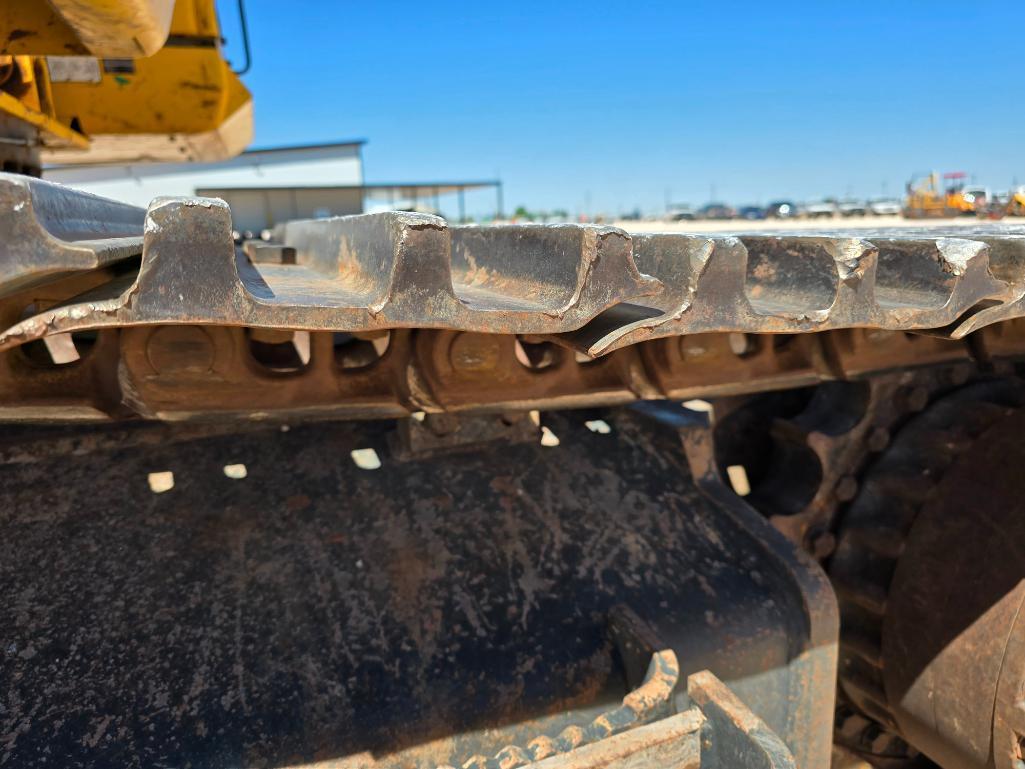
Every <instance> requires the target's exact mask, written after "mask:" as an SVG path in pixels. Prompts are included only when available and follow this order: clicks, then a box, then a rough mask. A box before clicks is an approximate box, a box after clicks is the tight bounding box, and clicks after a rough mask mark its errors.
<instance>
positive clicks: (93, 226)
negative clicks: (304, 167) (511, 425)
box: [0, 175, 1025, 357]
mask: <svg viewBox="0 0 1025 769" xmlns="http://www.w3.org/2000/svg"><path fill="white" fill-rule="evenodd" d="M29 199H31V201H32V205H31V206H28V205H26V201H27V200H29ZM0 215H2V216H3V217H6V222H5V226H6V227H7V229H8V232H10V233H12V237H9V238H8V239H7V243H6V245H5V248H6V252H5V253H4V254H3V265H4V266H3V271H2V273H0V295H3V294H10V293H11V292H12V291H15V290H17V289H19V288H22V287H24V286H26V285H32V284H36V283H42V282H46V281H47V280H50V279H52V277H53V276H55V275H62V274H65V273H67V272H73V271H76V270H79V271H80V270H85V269H96V268H98V267H100V266H103V265H106V264H109V263H111V262H113V261H116V260H118V259H124V258H125V257H127V256H131V255H134V253H136V252H137V250H138V239H137V238H138V235H125V234H124V233H125V232H126V231H132V229H133V226H134V223H135V222H136V221H137V219H138V217H140V216H141V212H140V211H139V210H138V209H134V208H132V207H127V206H122V205H121V204H115V203H110V202H107V201H103V200H102V199H99V198H95V197H93V196H89V195H85V194H84V193H79V192H75V191H72V190H69V189H67V188H63V187H60V186H59V185H53V184H47V183H45V182H29V181H28V180H24V179H21V178H19V177H14V176H10V175H0ZM111 238H114V240H111ZM276 238H277V240H278V241H279V242H277V243H273V244H264V243H253V244H250V245H249V246H248V247H247V248H246V249H245V250H242V249H239V248H236V246H235V243H234V240H233V238H232V230H231V217H230V212H229V210H228V208H227V206H226V204H225V203H224V202H223V201H219V200H214V199H203V198H162V199H157V200H155V201H154V202H153V203H152V204H151V206H150V208H149V210H148V212H147V213H146V215H145V225H144V245H143V248H142V259H141V265H140V267H139V268H138V270H137V271H134V270H132V271H129V272H128V273H127V274H125V275H123V276H121V277H120V278H116V279H113V280H110V281H108V282H106V283H104V284H103V285H101V286H99V287H97V288H94V289H92V290H90V291H89V292H87V293H85V294H81V295H79V296H76V297H64V298H63V300H62V301H60V302H58V303H57V304H56V305H55V306H52V307H50V308H48V309H45V310H43V311H42V312H36V313H34V314H32V313H28V317H25V318H23V319H19V320H18V322H16V323H14V325H12V326H11V327H10V328H8V329H7V330H6V331H4V332H3V333H0V350H2V349H8V348H10V347H14V346H17V345H19V344H22V343H25V342H27V341H31V340H34V339H38V338H41V337H44V336H47V335H50V334H56V333H62V332H68V331H79V330H87V329H99V328H106V327H124V326H137V325H166V324H203V325H237V326H248V327H254V328H281V329H306V330H332V331H347V332H359V331H368V330H375V329H392V328H445V329H454V330H462V331H477V332H485V333H502V334H520V335H531V336H540V337H550V338H551V339H553V340H554V341H557V342H559V343H560V344H563V345H566V346H569V347H572V348H574V349H577V350H579V351H582V352H584V353H586V354H588V355H589V356H592V357H596V356H599V355H602V354H605V353H607V352H610V351H612V350H614V349H617V348H620V347H624V346H628V345H631V344H634V343H636V342H639V341H644V340H648V339H655V338H660V337H666V336H676V335H683V334H693V333H704V332H748V333H796V332H810V331H823V330H829V329H837V328H851V327H871V328H880V329H889V330H932V331H934V332H936V333H942V334H945V335H949V336H951V337H953V338H960V337H961V336H963V335H964V334H966V333H968V332H969V331H971V330H974V329H976V328H979V327H981V326H983V325H986V324H988V323H992V322H997V321H999V320H1005V319H1008V318H1012V317H1018V316H1020V315H1021V314H1022V313H1023V312H1025V269H1023V265H1025V237H1023V236H1021V235H1018V234H1015V233H997V234H995V235H990V236H983V235H978V236H973V238H972V239H964V238H949V237H942V238H921V237H918V238H914V237H903V236H902V237H899V238H874V239H873V240H872V241H869V240H865V239H862V238H856V237H827V236H804V235H795V236H743V237H739V238H735V237H724V238H709V237H703V236H695V235H685V234H679V233H674V234H658V235H635V236H633V237H631V236H630V235H628V234H627V233H625V232H624V231H622V230H618V229H616V228H612V227H599V226H593V225H550V226H547V225H508V226H495V227H479V226H459V227H451V228H449V227H448V226H447V225H446V224H445V222H444V221H443V220H442V219H440V218H438V217H433V216H427V215H421V214H410V213H400V212H392V213H386V214H367V215H358V216H352V217H339V218H335V219H329V220H318V221H298V222H291V223H288V224H286V225H283V226H281V227H279V228H278V230H277V232H276ZM83 253H84V257H85V258H83ZM991 254H992V255H993V256H994V263H993V264H992V265H991V263H990V260H991ZM962 319H963V320H962ZM959 320H961V323H960V325H958V321H959Z"/></svg>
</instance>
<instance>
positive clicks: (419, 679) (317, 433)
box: [0, 411, 799, 767]
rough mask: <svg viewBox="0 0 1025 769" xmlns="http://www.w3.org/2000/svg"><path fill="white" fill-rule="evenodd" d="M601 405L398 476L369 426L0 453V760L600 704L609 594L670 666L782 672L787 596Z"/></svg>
mask: <svg viewBox="0 0 1025 769" xmlns="http://www.w3.org/2000/svg"><path fill="white" fill-rule="evenodd" d="M605 418H606V419H607V421H609V422H610V423H611V425H612V427H613V431H612V434H610V435H598V434H595V433H592V432H590V431H589V430H587V429H586V428H585V427H584V425H583V419H582V418H581V417H580V416H577V415H573V414H566V415H553V416H551V417H549V418H548V424H549V425H550V426H551V429H552V430H553V431H554V432H555V433H556V434H557V435H558V436H559V437H560V439H561V441H562V443H561V445H560V446H558V447H541V446H538V445H527V444H520V445H499V446H496V447H494V448H493V449H489V450H480V449H477V450H474V451H472V452H467V453H463V454H455V455H452V456H448V457H445V458H443V459H435V460H426V461H407V462H402V463H399V462H396V461H394V460H393V459H392V458H391V456H390V453H389V451H388V447H387V440H388V436H389V434H390V433H392V432H393V430H394V425H393V424H391V423H388V422H379V423H354V424H320V425H307V426H293V427H292V429H291V430H289V431H287V432H283V431H279V430H277V429H270V430H268V431H266V432H257V433H249V434H245V435H240V436H230V435H229V436H215V437H211V438H205V439H199V440H191V441H189V442H187V443H179V444H168V445H164V446H158V447H155V448H154V447H133V448H126V449H123V450H119V451H102V452H98V453H95V454H92V455H89V456H84V457H83V456H80V457H62V458H54V459H52V460H46V461H40V462H36V463H31V464H19V465H6V466H2V467H0V534H2V536H0V586H2V602H0V643H2V646H0V663H2V668H0V708H2V709H0V765H2V766H9V767H21V766H62V767H63V766H82V767H105V766H119V767H120V766H125V767H132V766H139V767H153V766H173V767H179V766H192V767H233V766H242V765H246V766H282V765H287V764H294V763H299V762H301V761H310V760H314V759H325V758H337V757H341V756H346V755H350V754H353V753H357V752H359V751H365V750H372V751H376V752H378V753H380V752H381V751H382V750H384V749H385V748H395V747H403V746H408V745H412V744H414V743H417V742H423V741H425V740H426V739H428V738H429V737H437V736H439V735H443V734H446V733H452V732H457V731H459V730H462V729H467V728H472V727H479V726H482V725H495V724H503V723H510V722H513V721H519V720H521V719H523V718H525V717H530V716H537V715H539V714H541V713H543V712H545V711H546V710H552V709H553V708H555V709H559V708H561V707H562V706H564V705H565V704H566V703H567V702H572V701H577V702H581V701H586V700H594V699H596V698H597V699H599V700H601V699H610V698H614V697H618V696H621V694H622V690H623V687H624V684H623V683H622V681H621V680H620V679H619V673H618V672H617V667H616V663H615V658H614V655H613V654H612V653H611V645H610V643H609V641H608V637H607V633H606V631H605V627H606V619H607V612H608V610H609V608H611V607H612V606H614V605H616V604H620V603H625V604H627V605H629V606H631V607H632V608H633V609H634V610H635V611H636V612H637V613H638V614H640V615H641V616H642V617H643V618H644V619H646V620H647V621H649V622H650V623H651V624H652V625H653V626H654V627H655V629H656V630H657V631H658V632H660V633H661V634H663V635H664V636H666V637H668V639H669V641H670V642H671V643H673V645H674V646H675V647H676V648H677V652H678V654H680V656H681V663H682V668H683V671H684V672H685V673H686V672H688V671H692V670H695V669H698V668H699V667H704V666H705V665H706V664H708V663H709V661H711V664H712V665H713V667H717V668H718V669H717V670H716V672H717V673H718V674H720V675H721V676H723V677H724V678H727V679H729V678H731V677H742V676H744V675H745V674H747V673H750V672H755V670H757V669H763V668H764V666H765V665H769V666H771V665H774V664H782V663H783V662H785V660H786V657H787V655H788V654H790V653H792V652H793V648H792V646H793V642H792V640H789V641H788V638H787V635H788V633H789V634H791V635H794V634H797V633H798V632H799V631H798V630H795V629H794V628H793V627H791V626H790V625H788V623H790V624H792V621H791V619H789V618H790V617H792V616H793V615H794V613H795V612H794V608H793V607H792V606H786V605H784V603H785V602H781V601H780V600H779V597H778V591H776V590H775V587H774V586H773V585H772V584H771V575H768V576H766V575H764V574H763V575H761V576H759V575H757V574H756V575H755V578H754V581H752V580H751V577H750V574H749V572H751V571H756V567H757V563H756V562H755V561H752V560H750V558H749V556H747V555H744V554H743V551H744V548H743V547H742V546H740V545H737V544H736V543H731V542H729V541H724V538H728V537H729V532H728V531H726V530H724V529H723V528H722V527H721V522H717V518H716V514H715V512H714V510H713V509H712V508H711V507H710V503H708V502H707V501H705V499H704V498H703V497H701V496H700V495H699V494H698V492H697V491H696V489H695V488H694V486H693V483H692V481H691V480H690V476H689V472H688V470H687V468H686V463H685V460H684V458H683V455H682V451H681V450H680V448H679V440H678V437H677V436H676V435H675V434H674V433H673V432H672V431H670V430H659V429H653V428H652V427H651V426H650V425H649V424H647V423H641V422H640V421H639V419H640V418H639V417H636V416H634V415H631V414H629V413H628V412H626V411H615V412H611V413H610V414H608V415H607V416H606V417H605ZM364 447H373V448H375V449H376V450H377V452H378V453H379V455H380V456H381V458H382V460H383V467H382V468H381V469H379V470H373V471H370V470H360V469H358V468H357V467H355V466H354V465H353V463H352V461H351V460H350V456H349V452H350V451H351V450H353V449H356V448H364ZM238 462H242V463H245V465H246V467H247V469H248V477H247V478H245V479H244V480H232V479H229V478H227V477H225V475H224V473H223V471H222V467H223V466H224V465H226V464H231V463H238ZM165 470H170V471H173V472H174V477H175V485H174V488H173V489H171V490H170V491H167V492H165V493H162V494H154V493H152V492H151V491H150V489H149V487H148V485H147V474H148V473H150V472H156V471H165ZM737 553H739V555H737ZM745 559H747V560H745ZM738 573H739V574H740V575H741V576H740V577H738ZM773 593H777V596H776V600H775V601H774V600H773V598H772V594H773ZM738 652H740V653H738ZM725 658H729V659H728V660H726V659H725ZM752 666H753V667H752ZM496 739H498V738H496ZM498 744H499V745H500V744H502V743H501V742H499V743H498ZM436 757H437V756H434V757H432V760H433V758H436ZM442 758H444V756H442ZM423 760H424V761H426V760H427V759H423Z"/></svg>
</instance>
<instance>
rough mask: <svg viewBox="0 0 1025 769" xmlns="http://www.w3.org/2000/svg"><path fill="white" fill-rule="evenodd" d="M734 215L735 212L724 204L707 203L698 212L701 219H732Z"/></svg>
mask: <svg viewBox="0 0 1025 769" xmlns="http://www.w3.org/2000/svg"><path fill="white" fill-rule="evenodd" d="M736 215H737V212H736V210H735V209H733V208H731V207H730V206H728V205H726V204H725V203H708V204H706V205H704V206H702V207H701V210H700V211H698V216H700V217H701V218H702V219H733V218H734V217H736Z"/></svg>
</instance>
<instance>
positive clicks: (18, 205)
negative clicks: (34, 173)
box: [0, 173, 145, 298]
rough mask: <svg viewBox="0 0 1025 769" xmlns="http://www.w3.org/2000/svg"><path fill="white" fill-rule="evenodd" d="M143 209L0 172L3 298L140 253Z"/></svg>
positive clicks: (0, 288) (0, 295) (0, 293)
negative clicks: (63, 276)
mask: <svg viewBox="0 0 1025 769" xmlns="http://www.w3.org/2000/svg"><path fill="white" fill-rule="evenodd" d="M144 217H145V211H143V209H141V208H136V207H135V206H129V205H126V204H124V203H118V202H116V201H113V200H107V199H105V198H101V197H97V196H95V195H90V194H88V193H84V192H81V191H78V190H73V189H71V188H69V187H64V186H62V185H60V184H54V183H52V182H44V181H41V180H39V179H33V178H30V177H26V176H17V175H14V174H4V173H0V233H2V237H0V298H3V297H6V296H9V295H11V294H12V293H15V292H17V291H19V290H21V289H23V288H28V287H31V286H34V285H39V284H41V283H45V282H47V281H49V280H53V279H55V278H57V277H60V276H62V275H66V274H69V273H74V272H82V271H87V270H95V269H99V268H101V267H104V266H106V265H109V264H113V263H115V262H117V261H120V260H123V259H126V258H128V257H132V256H138V255H139V254H140V253H142V226H143V220H144Z"/></svg>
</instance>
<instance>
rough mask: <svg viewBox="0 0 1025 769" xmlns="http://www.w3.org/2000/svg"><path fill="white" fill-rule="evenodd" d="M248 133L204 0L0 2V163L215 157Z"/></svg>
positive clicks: (247, 101) (23, 165)
mask: <svg viewBox="0 0 1025 769" xmlns="http://www.w3.org/2000/svg"><path fill="white" fill-rule="evenodd" d="M247 51H248V45H247ZM247 56H248V53H247ZM252 132H253V116H252V99H251V97H250V95H249V92H248V91H247V90H246V88H245V86H244V85H243V84H242V82H241V81H240V80H239V78H238V74H237V73H235V72H234V71H232V69H231V66H230V65H229V64H228V62H227V61H226V60H225V59H224V57H223V54H222V51H221V37H220V29H219V26H218V22H217V16H216V12H215V8H214V0H177V2H175V0H4V2H3V4H2V5H0V167H2V168H3V170H6V171H16V172H20V173H27V174H31V175H39V172H40V168H41V164H42V163H43V162H59V163H106V162H136V161H145V160H149V161H212V160H220V159H223V158H226V157H231V156H233V155H236V154H238V153H239V152H241V151H242V149H244V148H245V146H246V145H247V144H248V143H249V141H250V140H251V138H252Z"/></svg>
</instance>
